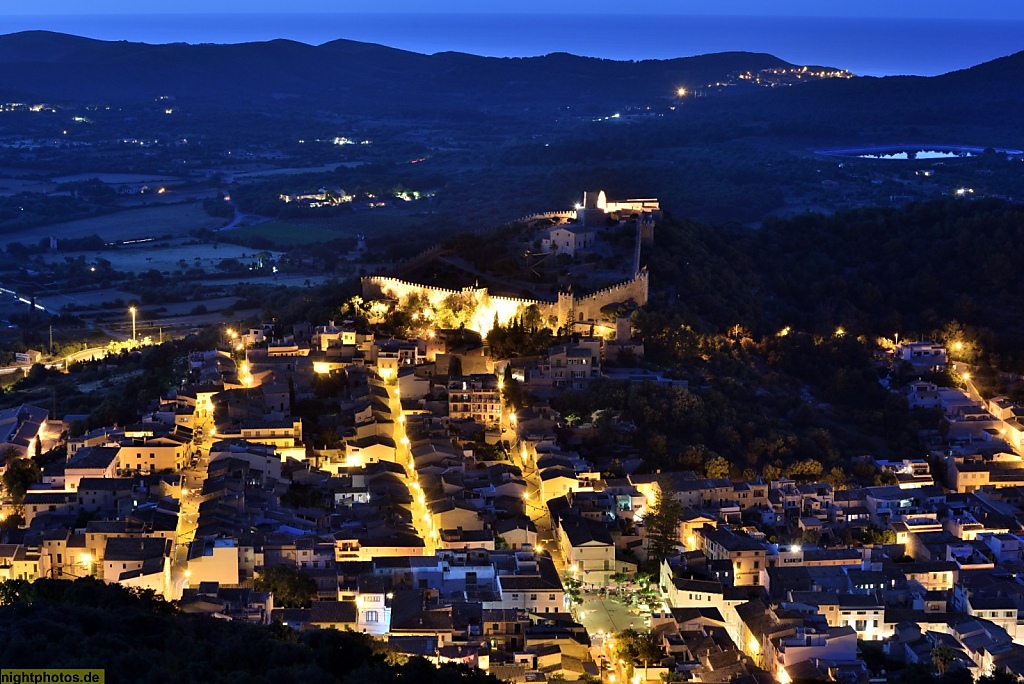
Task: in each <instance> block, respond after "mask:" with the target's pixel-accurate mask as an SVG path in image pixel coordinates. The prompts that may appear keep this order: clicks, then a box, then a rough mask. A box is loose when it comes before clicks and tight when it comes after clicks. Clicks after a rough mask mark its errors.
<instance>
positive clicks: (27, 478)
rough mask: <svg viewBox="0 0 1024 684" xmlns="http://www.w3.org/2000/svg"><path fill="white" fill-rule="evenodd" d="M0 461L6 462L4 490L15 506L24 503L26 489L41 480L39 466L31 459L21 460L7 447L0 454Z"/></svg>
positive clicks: (16, 452)
mask: <svg viewBox="0 0 1024 684" xmlns="http://www.w3.org/2000/svg"><path fill="white" fill-rule="evenodd" d="M0 461H6V462H7V472H5V473H4V477H3V480H4V488H5V489H7V493H8V494H10V495H11V499H12V500H13V501H14V505H15V506H20V505H21V504H22V503H23V502H24V501H25V492H27V491H28V488H29V487H30V486H32V485H34V484H35V483H37V482H39V481H41V480H42V479H43V473H42V471H41V470H40V469H39V465H38V464H37V463H36V462H35V461H34V460H32V459H31V458H22V457H21V455H20V454H19V453H18V450H17V449H15V448H14V447H7V448H5V449H4V450H3V452H0Z"/></svg>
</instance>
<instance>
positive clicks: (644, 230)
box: [636, 211, 654, 247]
mask: <svg viewBox="0 0 1024 684" xmlns="http://www.w3.org/2000/svg"><path fill="white" fill-rule="evenodd" d="M636 225H637V229H638V230H639V231H640V242H642V243H643V244H645V245H647V246H648V247H649V246H651V245H653V244H654V214H652V213H651V212H649V211H645V212H643V213H642V214H640V216H638V217H637V219H636Z"/></svg>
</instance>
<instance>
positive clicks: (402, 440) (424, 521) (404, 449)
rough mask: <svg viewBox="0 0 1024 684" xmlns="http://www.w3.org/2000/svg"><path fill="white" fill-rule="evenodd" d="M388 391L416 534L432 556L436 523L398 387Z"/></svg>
mask: <svg viewBox="0 0 1024 684" xmlns="http://www.w3.org/2000/svg"><path fill="white" fill-rule="evenodd" d="M385 389H387V391H388V405H389V406H390V408H391V415H392V416H394V420H395V449H396V452H395V459H396V462H397V463H400V464H401V465H403V466H404V467H405V485H406V487H407V488H408V489H409V493H410V494H411V495H412V524H413V527H415V528H416V534H418V535H419V537H420V539H422V540H423V545H424V548H423V554H424V555H425V556H432V555H434V552H435V551H436V550H437V545H438V542H439V541H440V540H439V538H438V534H437V530H435V529H434V522H433V520H432V518H431V517H430V511H428V510H427V505H426V497H425V496H424V494H423V490H422V489H421V488H420V484H419V482H418V478H417V477H416V467H415V464H414V463H413V460H412V452H411V451H410V446H411V445H410V443H409V436H408V435H407V434H406V432H405V416H404V415H402V401H401V399H399V396H398V386H397V385H394V386H392V385H385Z"/></svg>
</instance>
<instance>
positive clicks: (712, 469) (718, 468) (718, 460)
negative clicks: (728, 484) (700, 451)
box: [704, 455, 732, 479]
mask: <svg viewBox="0 0 1024 684" xmlns="http://www.w3.org/2000/svg"><path fill="white" fill-rule="evenodd" d="M731 467H732V466H730V464H729V462H728V461H727V460H725V458H724V457H722V456H718V455H715V456H714V457H712V458H711V459H710V460H709V461H708V462H707V464H706V465H705V466H704V474H705V475H706V476H707V477H709V478H711V479H717V478H721V477H729V470H730V468H731Z"/></svg>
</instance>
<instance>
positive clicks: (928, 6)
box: [0, 0, 1024, 20]
mask: <svg viewBox="0 0 1024 684" xmlns="http://www.w3.org/2000/svg"><path fill="white" fill-rule="evenodd" d="M228 12H244V13H262V12H330V13H344V12H417V13H419V12H429V13H437V12H473V13H479V12H500V13H524V14H525V13H575V12H590V13H609V14H634V15H636V14H684V15H685V14H693V15H700V14H712V15H728V14H743V15H756V16H780V15H781V16H850V17H893V18H901V17H902V18H925V17H927V18H936V19H1004V20H1014V19H1016V20H1024V3H1021V2H1018V1H1016V0H979V1H975V2H963V0H899V1H898V2H893V1H892V0H845V1H844V2H821V0H775V2H765V0H642V1H640V2H631V3H623V2H621V0H558V1H557V2H551V1H550V0H516V2H495V1H493V0H491V1H488V0H432V1H431V2H422V0H344V1H339V0H288V1H287V2H285V1H283V0H219V1H217V0H212V1H211V0H176V1H175V2H174V3H167V2H153V1H152V0H89V2H82V0H32V1H31V2H24V1H23V0H0V16H3V15H36V14H149V13H152V14H168V13H170V14H177V13H228Z"/></svg>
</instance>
